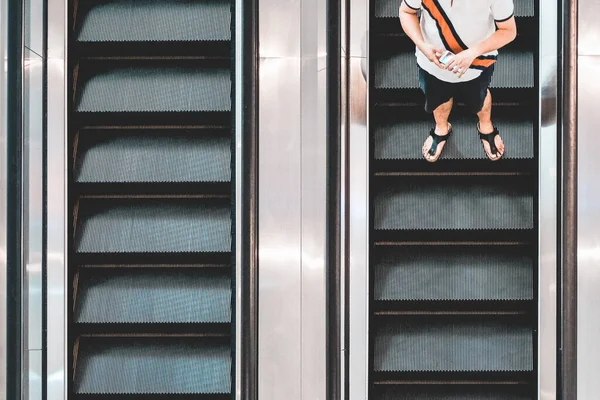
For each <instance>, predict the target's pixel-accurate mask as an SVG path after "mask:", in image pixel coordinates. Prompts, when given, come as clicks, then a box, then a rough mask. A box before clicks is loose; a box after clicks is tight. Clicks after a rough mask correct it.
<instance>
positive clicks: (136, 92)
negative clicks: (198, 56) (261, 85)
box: [76, 67, 231, 112]
mask: <svg viewBox="0 0 600 400" xmlns="http://www.w3.org/2000/svg"><path fill="white" fill-rule="evenodd" d="M80 85H81V92H80V95H79V101H78V103H77V107H76V110H77V111H79V112H186V111H187V112H192V111H207V112H219V111H221V112H228V111H230V110H231V78H230V71H229V69H226V68H187V67H160V68H158V67H155V68H153V67H135V68H134V67H131V68H113V69H110V70H107V71H105V72H102V73H98V74H96V75H93V76H92V77H91V78H89V79H88V80H87V81H85V82H81V83H80Z"/></svg>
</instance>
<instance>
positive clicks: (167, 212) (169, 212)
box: [75, 200, 231, 253]
mask: <svg viewBox="0 0 600 400" xmlns="http://www.w3.org/2000/svg"><path fill="white" fill-rule="evenodd" d="M77 233H78V235H77V237H76V242H75V246H76V250H77V252H78V253H177V252H179V253H194V252H230V251H231V211H230V206H229V203H228V201H227V200H225V201H224V202H221V203H220V204H218V203H217V204H215V203H214V202H210V203H209V202H206V201H202V200H198V201H185V202H183V201H182V202H179V201H174V200H171V201H167V200H164V201H163V200H160V201H148V200H145V201H143V202H139V201H138V202H136V201H132V202H130V203H129V204H119V205H114V204H113V203H111V202H110V201H107V202H100V205H99V206H97V207H94V210H89V211H88V209H87V208H86V203H85V202H83V203H82V205H81V206H80V212H79V223H78V228H77Z"/></svg>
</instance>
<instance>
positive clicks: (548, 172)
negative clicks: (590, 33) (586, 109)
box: [538, 0, 558, 400]
mask: <svg viewBox="0 0 600 400" xmlns="http://www.w3.org/2000/svg"><path fill="white" fill-rule="evenodd" d="M557 24H558V21H557V6H556V1H555V0H541V2H540V62H539V63H538V65H539V68H540V70H539V72H538V73H539V82H540V86H541V87H540V94H539V98H540V102H541V104H540V118H539V124H540V140H539V155H540V156H539V170H540V172H539V173H540V176H539V178H540V179H539V188H538V191H539V250H538V251H539V278H538V296H539V303H538V315H539V317H538V318H539V320H538V346H539V349H538V355H539V356H538V385H539V388H538V393H539V395H538V396H539V399H541V400H555V399H556V398H557V392H556V374H557V369H556V363H557V360H556V345H557V337H556V330H557V326H556V322H557V314H556V312H557V310H556V306H557V297H556V290H557V288H556V277H557V270H556V266H557V250H558V249H557V240H556V238H557V215H558V209H557V207H558V205H557V201H556V200H557V190H558V188H557V175H556V173H557V171H556V168H557V165H558V160H557V148H556V144H557V142H558V140H557V139H558V136H557V135H558V130H557V125H556V109H557V104H556V94H557V86H556V74H557V65H556V61H557V44H558V43H557V35H556V27H557V26H558V25H557Z"/></svg>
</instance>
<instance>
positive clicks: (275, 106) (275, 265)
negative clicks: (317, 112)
mask: <svg viewBox="0 0 600 400" xmlns="http://www.w3.org/2000/svg"><path fill="white" fill-rule="evenodd" d="M259 20H260V21H261V22H260V24H261V25H262V24H263V23H267V22H266V21H264V20H263V19H262V10H261V16H260V18H259ZM267 21H268V20H267ZM290 23H291V24H293V22H290ZM275 36H276V35H275ZM261 45H262V44H261ZM259 71H260V75H259V79H260V80H259V121H260V125H259V140H258V142H259V149H258V153H259V167H258V176H259V177H258V181H259V188H258V197H259V221H258V229H259V230H258V243H259V249H258V251H259V273H258V276H259V277H260V280H259V289H258V290H259V299H260V301H259V310H258V316H259V334H258V337H259V360H258V372H259V383H258V387H259V399H260V400H280V399H283V398H285V399H289V400H300V399H301V368H302V364H301V357H302V341H301V339H302V338H301V333H302V327H301V316H302V304H301V303H302V301H301V300H302V264H301V262H302V257H301V250H302V249H301V240H302V237H301V205H302V204H301V198H302V196H301V180H300V179H301V146H302V143H301V140H300V137H301V131H300V108H301V102H300V62H299V60H298V59H293V58H266V59H265V58H263V59H261V60H260V65H259Z"/></svg>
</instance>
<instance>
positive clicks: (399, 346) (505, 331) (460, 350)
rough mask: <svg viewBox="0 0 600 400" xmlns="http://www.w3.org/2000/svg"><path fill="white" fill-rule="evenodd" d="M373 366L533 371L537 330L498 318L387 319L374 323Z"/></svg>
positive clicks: (379, 367) (397, 370) (411, 369)
mask: <svg viewBox="0 0 600 400" xmlns="http://www.w3.org/2000/svg"><path fill="white" fill-rule="evenodd" d="M374 368H375V371H390V372H393V371H396V372H402V371H404V372H408V371H473V372H475V371H481V372H484V371H531V370H532V369H533V331H532V329H531V328H528V327H525V326H520V325H508V324H502V323H496V322H483V321H482V322H464V323H462V322H456V323H443V322H438V323H436V322H430V323H425V322H423V323H419V322H412V323H411V322H403V321H401V317H400V318H399V319H398V320H397V321H389V322H388V323H387V324H382V325H380V326H377V327H376V331H375V365H374Z"/></svg>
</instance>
